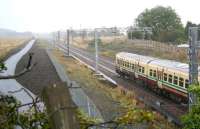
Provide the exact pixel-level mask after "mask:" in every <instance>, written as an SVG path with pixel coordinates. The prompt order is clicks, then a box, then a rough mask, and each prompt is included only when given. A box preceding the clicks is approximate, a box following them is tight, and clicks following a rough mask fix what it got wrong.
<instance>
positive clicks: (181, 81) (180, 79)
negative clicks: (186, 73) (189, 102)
mask: <svg viewBox="0 0 200 129" xmlns="http://www.w3.org/2000/svg"><path fill="white" fill-rule="evenodd" d="M183 82H184V79H183V78H182V77H179V86H181V87H183Z"/></svg>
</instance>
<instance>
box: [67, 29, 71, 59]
mask: <svg viewBox="0 0 200 129" xmlns="http://www.w3.org/2000/svg"><path fill="white" fill-rule="evenodd" d="M69 33H70V31H69V30H67V55H68V56H69Z"/></svg>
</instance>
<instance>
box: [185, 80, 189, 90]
mask: <svg viewBox="0 0 200 129" xmlns="http://www.w3.org/2000/svg"><path fill="white" fill-rule="evenodd" d="M188 87H189V80H188V79H185V88H188Z"/></svg>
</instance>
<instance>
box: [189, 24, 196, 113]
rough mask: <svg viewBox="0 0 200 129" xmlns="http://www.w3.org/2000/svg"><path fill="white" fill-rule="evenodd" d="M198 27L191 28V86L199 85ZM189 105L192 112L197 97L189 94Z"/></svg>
mask: <svg viewBox="0 0 200 129" xmlns="http://www.w3.org/2000/svg"><path fill="white" fill-rule="evenodd" d="M198 30H199V28H198V27H190V28H189V33H188V35H189V51H188V54H189V84H190V85H198V61H197V55H198V50H197V49H198V47H199V46H198V42H197V40H198ZM188 99H189V100H188V104H189V111H190V110H191V106H192V105H195V104H196V102H197V98H196V95H195V94H193V93H190V92H188Z"/></svg>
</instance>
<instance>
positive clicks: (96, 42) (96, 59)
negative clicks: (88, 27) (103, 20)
mask: <svg viewBox="0 0 200 129" xmlns="http://www.w3.org/2000/svg"><path fill="white" fill-rule="evenodd" d="M94 41H95V72H96V74H98V61H99V55H98V32H97V30H96V29H95V31H94Z"/></svg>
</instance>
